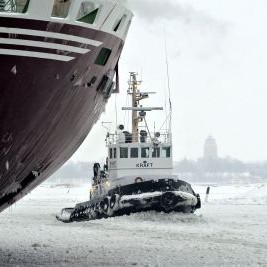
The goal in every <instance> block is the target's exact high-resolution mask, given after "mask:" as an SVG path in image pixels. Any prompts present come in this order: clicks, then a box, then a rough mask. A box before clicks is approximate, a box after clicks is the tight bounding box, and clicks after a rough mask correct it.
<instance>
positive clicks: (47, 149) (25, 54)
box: [0, 17, 124, 212]
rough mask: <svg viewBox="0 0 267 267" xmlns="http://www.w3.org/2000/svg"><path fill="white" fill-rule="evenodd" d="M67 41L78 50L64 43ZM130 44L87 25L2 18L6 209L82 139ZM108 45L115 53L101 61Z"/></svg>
mask: <svg viewBox="0 0 267 267" xmlns="http://www.w3.org/2000/svg"><path fill="white" fill-rule="evenodd" d="M18 25H19V27H18ZM54 34H56V35H54ZM85 37H86V39H88V40H90V42H88V44H82V43H81V39H79V38H83V39H84V38H85ZM25 39H26V40H27V41H25ZM7 40H8V41H7ZM18 40H22V41H18ZM22 42H24V43H22ZM43 43H47V47H42V46H43V45H40V44H43ZM62 44H63V45H65V46H68V47H71V49H70V50H71V51H69V52H63V51H62V50H59V49H57V45H62ZM123 45H124V41H123V40H122V39H120V38H118V37H116V36H115V35H112V34H109V33H107V32H103V31H99V30H94V29H89V28H86V27H79V26H76V25H70V24H63V23H55V22H51V21H50V22H49V21H41V20H40V21H38V20H30V19H17V18H8V17H0V212H1V211H3V210H4V209H5V208H7V207H8V206H10V205H11V204H13V203H14V202H15V201H17V200H19V199H20V198H21V197H23V196H24V195H26V194H27V193H28V192H29V191H31V190H32V189H33V188H35V187H36V186H38V185H39V184H40V183H41V182H43V181H44V180H45V179H46V178H47V177H49V176H50V175H51V174H52V173H53V172H54V171H55V170H57V169H58V168H59V167H60V166H62V165H63V164H64V163H65V162H66V161H67V160H68V159H69V158H70V157H71V155H72V154H73V153H74V152H75V151H76V150H77V148H78V147H79V146H80V145H81V143H82V142H83V140H84V139H85V138H86V136H87V135H88V133H89V132H90V130H91V128H92V126H93V125H94V123H95V122H96V121H97V119H98V118H99V116H100V114H101V112H102V111H103V110H104V107H105V103H106V102H107V98H108V97H109V94H107V92H104V91H103V90H105V86H106V83H107V81H108V80H109V79H111V80H112V78H113V74H114V70H115V69H116V67H117V64H118V60H119V57H120V54H121V51H122V48H123ZM103 47H105V48H107V49H110V50H111V51H112V52H111V55H110V57H109V59H108V61H107V63H106V65H98V64H95V62H96V59H97V56H98V55H99V53H100V51H101V49H102V48H103ZM80 49H81V50H80ZM81 51H82V52H81ZM109 93H110V92H109Z"/></svg>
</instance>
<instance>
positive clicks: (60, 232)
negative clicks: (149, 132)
mask: <svg viewBox="0 0 267 267" xmlns="http://www.w3.org/2000/svg"><path fill="white" fill-rule="evenodd" d="M193 187H194V189H195V191H196V192H199V193H200V195H201V198H202V200H204V198H205V190H206V186H200V185H195V186H193ZM87 198H88V186H87V185H80V186H75V187H71V188H68V187H65V186H54V185H51V184H43V185H42V186H40V187H38V188H37V189H36V190H34V191H33V192H32V193H31V194H29V195H28V196H27V197H25V198H24V199H23V200H21V201H20V202H18V203H17V204H16V205H14V206H12V207H11V208H10V209H9V210H6V211H5V212H3V213H1V214H0V266H1V267H5V266H50V267H51V266H267V184H254V185H246V186H244V185H231V186H212V187H211V193H210V197H209V201H208V202H207V203H203V205H202V208H201V210H198V211H197V212H196V213H195V214H190V215H185V214H177V213H171V214H164V213H159V214H157V213H155V212H144V213H139V214H133V215H130V216H122V217H116V218H109V219H102V220H97V221H89V222H82V223H71V224H64V223H62V222H59V221H57V220H56V218H55V214H56V213H57V212H58V211H59V210H60V209H61V208H63V207H72V206H74V205H75V203H77V202H79V201H84V200H86V199H87ZM203 202H204V201H203Z"/></svg>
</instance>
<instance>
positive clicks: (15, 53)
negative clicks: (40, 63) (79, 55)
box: [0, 49, 75, 62]
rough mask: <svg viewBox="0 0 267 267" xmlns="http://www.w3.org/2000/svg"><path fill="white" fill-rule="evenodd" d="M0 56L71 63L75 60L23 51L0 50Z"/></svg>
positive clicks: (67, 57)
mask: <svg viewBox="0 0 267 267" xmlns="http://www.w3.org/2000/svg"><path fill="white" fill-rule="evenodd" d="M0 55H9V56H20V57H33V58H41V59H51V60H57V61H65V62H67V61H71V60H73V59H74V58H75V57H69V56H63V55H55V54H49V53H41V52H32V51H24V50H14V49H0Z"/></svg>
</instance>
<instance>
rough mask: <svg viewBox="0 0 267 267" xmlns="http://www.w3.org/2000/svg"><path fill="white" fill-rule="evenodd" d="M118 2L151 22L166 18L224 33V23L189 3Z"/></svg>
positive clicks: (225, 26)
mask: <svg viewBox="0 0 267 267" xmlns="http://www.w3.org/2000/svg"><path fill="white" fill-rule="evenodd" d="M118 2H120V3H122V4H124V5H125V6H127V7H129V8H130V9H131V10H133V12H134V13H135V14H136V15H138V16H140V17H142V18H143V19H145V20H147V21H148V22H151V23H153V22H154V21H155V20H157V19H166V20H173V21H180V22H182V23H184V24H187V25H189V26H190V25H191V26H197V27H200V28H207V29H209V30H210V31H212V32H213V33H214V32H215V33H221V34H224V33H225V32H226V28H227V24H226V23H224V22H221V21H218V20H216V19H215V18H213V17H212V16H210V15H208V14H206V13H205V12H204V11H200V10H196V9H195V8H193V7H192V6H190V5H181V4H180V3H177V2H176V3H175V2H172V1H170V0H164V1H161V0H118Z"/></svg>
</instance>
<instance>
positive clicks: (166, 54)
mask: <svg viewBox="0 0 267 267" xmlns="http://www.w3.org/2000/svg"><path fill="white" fill-rule="evenodd" d="M164 41H165V58H166V73H167V82H168V93H169V105H170V125H169V127H170V131H171V126H172V102H171V87H170V72H169V61H168V52H167V51H168V49H167V39H166V31H165V27H164Z"/></svg>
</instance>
